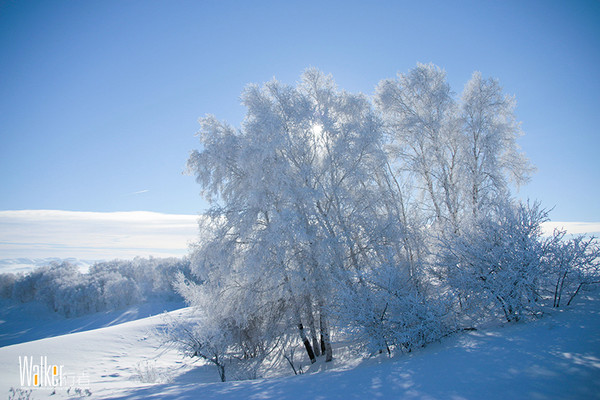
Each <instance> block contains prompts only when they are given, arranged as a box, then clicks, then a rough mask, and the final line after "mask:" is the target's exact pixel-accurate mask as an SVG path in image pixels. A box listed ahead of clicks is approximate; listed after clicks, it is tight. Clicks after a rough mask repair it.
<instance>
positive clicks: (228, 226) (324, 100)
mask: <svg viewBox="0 0 600 400" xmlns="http://www.w3.org/2000/svg"><path fill="white" fill-rule="evenodd" d="M242 101H243V103H244V105H245V106H246V107H247V110H248V111H247V115H246V119H245V121H244V124H243V126H242V128H241V129H239V130H236V129H234V128H232V127H230V126H229V125H227V124H225V123H221V122H219V121H217V120H216V119H215V118H214V117H207V118H204V119H202V120H201V126H202V129H201V131H200V139H201V142H202V145H203V150H202V151H199V152H198V151H196V152H194V153H192V155H191V157H190V159H189V163H188V165H189V168H190V170H191V171H192V172H193V173H194V174H195V175H196V177H197V181H198V183H200V184H201V186H202V187H203V191H204V194H205V196H206V197H207V198H208V199H209V201H211V204H212V208H211V210H210V212H209V218H210V221H209V225H210V230H211V234H210V235H203V236H204V239H203V240H201V241H200V243H199V244H198V248H197V249H196V256H195V258H194V259H195V260H196V263H195V271H196V273H197V274H198V276H200V277H202V279H204V285H206V286H211V285H212V286H216V287H220V288H222V290H221V291H220V292H219V293H218V296H220V297H219V298H221V299H222V300H221V303H222V304H223V305H225V304H231V302H232V301H233V302H236V301H239V304H237V305H236V306H233V307H236V309H235V310H232V312H234V311H235V313H236V316H237V317H236V318H239V323H240V324H241V325H245V324H247V323H249V321H246V320H244V318H250V317H251V316H252V315H253V314H254V313H255V310H257V309H260V308H261V307H262V304H264V302H267V303H269V304H271V305H272V304H282V306H283V312H284V313H285V314H286V320H287V321H289V322H288V325H289V326H288V329H289V328H291V327H294V329H297V331H298V334H299V337H300V338H301V340H302V342H303V343H304V346H305V348H306V351H307V354H308V357H309V358H310V359H311V361H313V362H314V360H315V357H316V356H318V355H319V354H320V353H324V355H325V357H326V360H331V358H332V350H331V344H330V339H329V336H330V329H331V328H330V321H331V317H332V315H331V311H332V310H333V309H334V308H335V307H334V305H335V304H334V302H333V299H334V298H335V293H337V292H338V291H339V290H340V285H339V284H340V283H342V285H341V286H342V287H343V285H345V284H350V283H351V282H356V281H357V280H360V279H361V276H363V275H365V274H368V273H369V271H370V270H372V269H374V268H376V267H378V266H380V265H382V264H383V263H385V264H387V265H393V266H394V267H395V268H398V267H399V266H400V265H401V261H402V260H403V259H404V257H405V254H406V252H404V253H403V252H402V248H403V246H404V245H403V244H402V242H401V241H400V240H399V239H398V238H399V237H400V235H402V234H403V230H402V229H401V227H399V226H398V222H399V221H398V220H391V219H390V218H389V215H388V214H387V213H386V210H388V209H389V205H390V203H389V197H387V193H386V192H385V191H382V188H385V184H384V183H382V180H381V179H382V174H385V173H386V172H385V163H386V162H387V161H386V154H385V152H384V151H383V147H382V132H383V131H382V126H381V123H380V120H379V118H378V117H377V115H376V113H375V112H374V110H373V107H372V105H371V103H370V102H369V100H368V99H367V98H366V97H365V96H363V95H354V94H350V93H347V92H344V91H340V90H338V89H337V87H336V86H335V84H334V82H333V80H332V78H331V77H329V76H325V75H323V74H322V73H320V72H319V71H317V70H314V69H309V70H307V71H306V72H305V73H304V74H303V76H302V81H301V82H300V83H299V84H298V85H297V86H296V87H291V86H286V85H283V84H281V83H279V82H277V81H272V82H269V83H267V84H266V85H264V86H263V87H259V86H255V85H252V86H249V87H248V88H247V89H246V90H245V91H244V93H243V95H242ZM232 291H233V292H236V293H237V294H236V295H231V293H232ZM242 293H243V295H242Z"/></svg>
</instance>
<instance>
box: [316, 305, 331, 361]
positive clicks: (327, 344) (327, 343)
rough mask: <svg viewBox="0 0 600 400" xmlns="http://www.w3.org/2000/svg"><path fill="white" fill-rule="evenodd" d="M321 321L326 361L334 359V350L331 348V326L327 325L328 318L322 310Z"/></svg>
mask: <svg viewBox="0 0 600 400" xmlns="http://www.w3.org/2000/svg"><path fill="white" fill-rule="evenodd" d="M319 322H320V325H321V349H322V350H323V354H325V361H326V362H329V361H331V360H333V350H332V348H331V340H330V338H329V326H327V318H326V317H325V316H324V315H323V313H322V312H321V315H320V318H319Z"/></svg>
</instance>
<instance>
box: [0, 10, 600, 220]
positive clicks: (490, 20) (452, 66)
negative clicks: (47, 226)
mask: <svg viewBox="0 0 600 400" xmlns="http://www.w3.org/2000/svg"><path fill="white" fill-rule="evenodd" d="M599 21H600V1H573V2H565V1H527V2H522V1H486V2H480V1H458V2H446V1H419V2H403V1H373V2H366V1H362V2H358V1H339V2H336V1H302V2H291V1H290V2H283V1H278V2H276V1H273V2H268V1H253V2H242V1H239V2H233V1H169V2H167V1H152V0H150V1H135V0H131V1H92V0H89V1H88V0H86V1H52V2H48V1H27V2H16V1H2V2H0V54H2V62H1V63H0V77H1V78H0V80H1V84H0V110H1V111H0V187H1V189H0V192H1V196H0V210H38V209H46V210H68V211H86V212H121V211H152V212H157V213H170V214H187V215H195V214H197V213H199V212H202V211H203V210H205V208H206V203H205V202H204V201H203V200H202V199H201V197H200V196H199V186H198V185H197V184H195V182H194V179H193V177H191V176H188V175H185V174H183V172H184V170H185V163H186V160H187V157H188V154H189V152H190V151H191V150H192V149H194V148H197V139H196V138H195V137H194V134H195V133H196V131H197V130H198V128H199V127H198V123H197V119H198V118H199V117H201V116H204V115H205V114H214V115H216V116H217V117H218V118H219V119H224V120H227V121H229V122H230V123H231V124H233V125H236V126H239V124H240V122H241V121H242V120H243V117H244V109H243V107H242V106H241V105H240V101H239V95H240V93H241V91H242V90H243V88H244V87H245V85H247V84H248V83H252V82H255V83H263V82H265V81H268V80H270V79H272V78H273V77H276V78H277V79H279V80H280V81H283V82H285V83H289V84H294V83H295V82H296V81H297V80H298V78H299V76H300V74H301V73H302V71H303V70H304V69H305V68H307V67H309V66H314V67H318V68H319V69H321V70H322V71H324V72H326V73H331V74H332V75H333V77H334V79H335V80H336V82H337V83H338V85H339V86H340V87H341V88H343V89H346V90H348V91H352V92H363V93H365V94H368V95H371V94H372V93H373V91H374V88H375V86H376V85H377V83H378V82H379V81H380V80H381V79H385V78H389V77H394V76H395V75H396V73H397V72H407V71H408V70H409V69H410V68H413V67H414V66H415V65H416V63H417V62H423V63H428V62H433V63H435V64H437V65H439V66H440V67H442V68H444V69H445V70H446V71H447V74H448V80H449V82H450V84H451V86H452V88H453V90H455V91H456V92H458V93H460V92H461V91H462V88H463V86H464V84H465V83H466V82H467V80H468V79H469V77H470V75H471V74H472V72H473V71H475V70H479V71H481V72H482V74H483V76H484V77H495V78H498V79H499V80H500V83H501V84H502V86H503V87H504V90H505V92H506V93H508V94H512V95H514V96H515V97H516V100H517V110H516V113H517V117H518V119H519V120H520V121H522V129H523V131H524V133H525V135H524V136H523V137H522V138H521V139H520V140H519V144H520V145H521V147H522V149H523V150H524V152H525V153H526V154H527V156H528V157H529V158H530V160H531V161H532V163H533V164H534V165H535V166H536V167H537V173H536V174H535V175H534V176H533V177H532V180H531V182H530V183H529V184H528V185H527V186H525V187H523V188H521V190H520V192H519V196H521V197H523V198H531V199H539V200H541V202H542V204H543V205H544V206H545V207H548V208H551V207H554V210H553V211H552V213H551V214H550V215H551V217H552V219H554V220H558V221H580V222H597V221H600V202H598V200H597V199H598V197H599V195H600V189H599V185H598V183H599V182H600V180H599V178H598V176H599V173H600V162H599V161H598V149H600V135H599V132H598V127H599V126H600V112H598V106H599V105H600V78H599V75H598V66H599V65H600V23H599Z"/></svg>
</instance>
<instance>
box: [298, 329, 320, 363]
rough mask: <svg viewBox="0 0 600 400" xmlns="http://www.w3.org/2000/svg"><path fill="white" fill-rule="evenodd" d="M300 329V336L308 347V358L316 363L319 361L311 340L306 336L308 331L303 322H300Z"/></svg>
mask: <svg viewBox="0 0 600 400" xmlns="http://www.w3.org/2000/svg"><path fill="white" fill-rule="evenodd" d="M298 330H299V331H300V338H301V339H302V343H304V347H305V348H306V353H308V358H310V362H311V364H314V363H315V362H316V361H317V359H316V357H315V352H314V351H313V348H312V346H311V345H310V341H309V340H308V338H307V337H306V332H304V326H303V325H302V323H300V324H298Z"/></svg>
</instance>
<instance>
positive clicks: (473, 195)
mask: <svg viewBox="0 0 600 400" xmlns="http://www.w3.org/2000/svg"><path fill="white" fill-rule="evenodd" d="M514 108H515V100H514V98H513V97H510V96H507V95H505V94H504V93H503V92H502V88H501V87H500V84H499V83H498V81H497V80H495V79H484V78H482V76H481V73H480V72H475V73H473V76H472V77H471V80H470V81H469V82H468V83H467V84H466V85H465V88H464V91H463V93H462V99H461V120H462V124H463V126H462V129H463V135H464V140H465V142H464V143H465V146H464V148H463V149H462V150H463V154H462V158H463V162H464V165H465V168H464V171H465V174H466V177H467V182H466V184H467V187H466V188H465V189H466V190H467V192H468V193H466V194H465V200H467V199H468V201H469V202H470V204H471V210H472V214H473V216H474V217H475V218H477V216H478V214H479V212H480V211H482V210H483V211H485V209H486V208H488V209H489V208H493V207H492V206H491V205H492V203H493V202H494V201H496V199H498V198H500V199H505V198H506V197H507V191H508V183H509V181H512V182H514V183H515V184H517V185H520V184H523V183H524V182H526V181H527V179H528V177H529V174H530V173H531V171H532V167H531V166H530V165H529V163H528V161H527V159H526V158H525V157H524V155H523V153H521V152H519V147H518V145H517V142H516V140H517V138H518V137H519V136H520V135H521V129H520V124H519V123H518V122H517V121H516V118H515V115H514Z"/></svg>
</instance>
